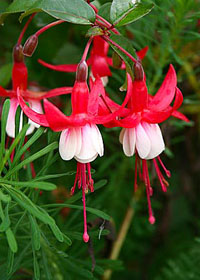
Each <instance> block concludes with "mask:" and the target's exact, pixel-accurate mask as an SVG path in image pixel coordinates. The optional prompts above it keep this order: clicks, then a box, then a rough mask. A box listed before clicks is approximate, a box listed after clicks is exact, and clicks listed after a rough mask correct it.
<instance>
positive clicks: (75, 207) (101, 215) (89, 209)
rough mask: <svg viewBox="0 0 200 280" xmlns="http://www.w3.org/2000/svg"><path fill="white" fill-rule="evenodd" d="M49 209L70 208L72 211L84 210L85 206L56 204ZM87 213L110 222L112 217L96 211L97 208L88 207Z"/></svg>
mask: <svg viewBox="0 0 200 280" xmlns="http://www.w3.org/2000/svg"><path fill="white" fill-rule="evenodd" d="M48 206H49V207H69V208H72V209H78V210H83V206H81V205H73V204H69V203H55V204H50V205H48ZM86 210H87V212H90V213H92V214H95V215H96V216H98V217H100V218H102V219H104V220H108V221H109V220H110V216H109V215H107V214H106V213H104V212H103V211H101V210H98V209H95V208H91V207H87V208H86Z"/></svg>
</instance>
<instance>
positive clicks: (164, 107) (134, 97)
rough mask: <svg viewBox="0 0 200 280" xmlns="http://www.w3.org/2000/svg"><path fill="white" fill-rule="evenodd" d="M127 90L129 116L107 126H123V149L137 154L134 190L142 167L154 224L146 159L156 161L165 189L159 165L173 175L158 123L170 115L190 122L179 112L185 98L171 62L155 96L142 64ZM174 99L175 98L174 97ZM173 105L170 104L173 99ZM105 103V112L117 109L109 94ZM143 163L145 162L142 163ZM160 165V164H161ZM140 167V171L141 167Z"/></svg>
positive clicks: (166, 183) (127, 153)
mask: <svg viewBox="0 0 200 280" xmlns="http://www.w3.org/2000/svg"><path fill="white" fill-rule="evenodd" d="M127 80H128V92H129V91H130V92H131V98H130V101H129V103H128V108H127V112H126V116H125V117H124V118H122V119H121V120H114V121H112V122H110V123H109V124H106V125H107V126H108V127H112V126H120V127H123V129H122V131H121V133H120V137H119V139H120V142H121V144H122V145H123V151H124V153H125V155H126V156H128V157H130V156H133V155H134V154H135V155H136V159H135V184H134V185H135V190H136V189H137V169H139V175H140V178H141V179H142V180H143V181H144V183H145V185H146V193H147V200H148V208H149V221H150V223H151V224H153V223H154V222H155V218H154V216H153V212H152V208H151V202H150V196H151V195H152V194H153V189H152V187H151V184H150V179H149V173H148V166H147V160H151V159H152V160H153V164H154V167H155V171H156V174H157V176H158V179H159V181H160V184H161V187H162V190H163V191H164V192H165V191H166V190H167V186H168V182H167V181H166V180H165V178H164V176H163V174H162V172H161V170H160V166H161V167H162V168H163V170H164V172H165V174H166V176H167V177H170V172H169V171H168V170H167V169H166V168H165V166H164V164H163V162H162V161H161V159H160V157H159V155H160V154H161V153H162V152H163V151H164V150H165V143H164V140H163V136H162V132H161V130H160V127H159V125H158V124H159V123H161V122H163V121H165V120H166V119H168V118H169V117H170V116H171V115H173V116H175V117H177V118H179V119H182V120H184V121H188V119H187V118H186V117H185V116H184V115H183V114H181V113H180V112H178V111H177V109H178V108H179V107H180V105H181V104H182V101H183V96H182V93H181V91H180V90H179V89H178V88H177V79H176V72H175V70H174V68H173V66H172V65H170V67H169V71H168V73H167V75H166V77H165V79H164V81H163V83H162V85H161V87H160V89H159V90H158V92H157V93H156V94H155V95H154V96H152V95H150V94H149V93H148V90H147V87H146V81H145V75H144V73H143V69H142V67H141V64H139V65H137V64H136V65H135V79H134V81H132V78H131V77H130V75H129V74H127ZM174 98H175V100H174ZM173 100H174V103H173V106H171V105H170V104H171V103H172V102H173ZM104 103H106V104H107V107H106V106H105V104H103V102H102V103H101V110H102V112H104V114H105V113H106V111H107V113H108V107H109V108H111V111H112V110H113V108H117V106H118V105H115V104H114V102H113V101H111V100H110V99H109V97H106V98H105V100H104ZM140 161H141V162H142V165H141V164H140ZM159 165H160V166H159ZM140 168H141V170H140Z"/></svg>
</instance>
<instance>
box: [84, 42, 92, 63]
mask: <svg viewBox="0 0 200 280" xmlns="http://www.w3.org/2000/svg"><path fill="white" fill-rule="evenodd" d="M92 40H93V37H90V39H89V40H88V42H87V45H86V47H85V50H84V52H83V56H82V58H81V62H82V61H85V60H86V58H87V54H88V51H89V48H90V45H91V43H92Z"/></svg>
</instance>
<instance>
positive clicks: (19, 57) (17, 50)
mask: <svg viewBox="0 0 200 280" xmlns="http://www.w3.org/2000/svg"><path fill="white" fill-rule="evenodd" d="M13 59H14V62H17V63H20V62H23V61H24V55H23V47H22V45H18V44H17V45H15V46H14V48H13Z"/></svg>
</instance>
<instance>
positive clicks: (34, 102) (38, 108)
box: [27, 100, 43, 134]
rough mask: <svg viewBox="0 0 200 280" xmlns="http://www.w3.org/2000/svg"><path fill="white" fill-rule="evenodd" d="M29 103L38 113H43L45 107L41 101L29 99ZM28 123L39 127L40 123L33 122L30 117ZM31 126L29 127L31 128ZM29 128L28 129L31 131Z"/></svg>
mask: <svg viewBox="0 0 200 280" xmlns="http://www.w3.org/2000/svg"><path fill="white" fill-rule="evenodd" d="M28 103H29V106H30V108H31V109H32V110H33V111H35V112H36V113H39V114H43V109H42V105H41V102H40V101H37V100H28ZM28 123H30V124H32V125H33V126H34V127H36V128H39V127H40V125H39V124H37V123H35V122H33V121H32V120H30V119H29V121H28ZM30 128H31V126H30V127H29V129H30ZM29 129H28V131H29ZM28 131H27V134H30V133H28Z"/></svg>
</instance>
